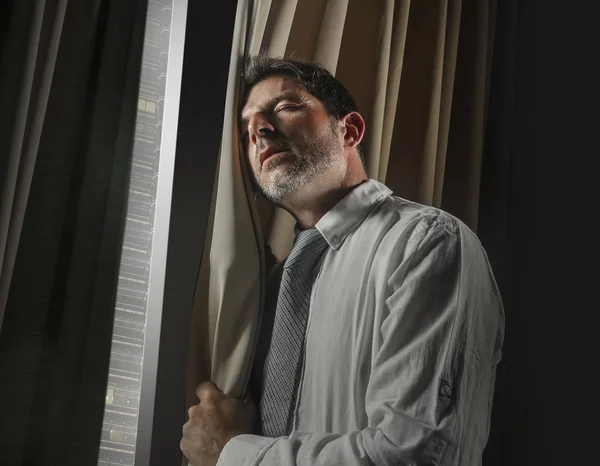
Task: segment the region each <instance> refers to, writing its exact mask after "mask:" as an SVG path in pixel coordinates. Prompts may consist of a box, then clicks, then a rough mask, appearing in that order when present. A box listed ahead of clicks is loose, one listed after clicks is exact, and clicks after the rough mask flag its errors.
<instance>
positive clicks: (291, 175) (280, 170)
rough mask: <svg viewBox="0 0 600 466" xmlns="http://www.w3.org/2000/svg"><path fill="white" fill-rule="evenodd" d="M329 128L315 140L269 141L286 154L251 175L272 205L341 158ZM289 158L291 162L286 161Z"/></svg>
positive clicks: (333, 135) (334, 137)
mask: <svg viewBox="0 0 600 466" xmlns="http://www.w3.org/2000/svg"><path fill="white" fill-rule="evenodd" d="M335 128H336V127H335V126H333V125H332V127H331V130H330V131H326V132H325V134H324V135H322V136H321V137H319V138H315V137H311V138H303V139H301V140H297V141H294V142H292V141H273V145H275V146H276V147H278V148H279V147H281V148H282V150H286V151H288V153H287V154H284V155H280V156H278V157H277V158H276V159H273V160H269V161H268V166H267V167H266V169H265V168H264V165H263V168H262V169H261V170H260V172H259V174H258V177H256V175H255V181H256V185H257V186H258V188H259V189H260V191H261V192H262V193H263V195H264V196H265V197H266V198H267V199H268V200H270V201H271V202H273V203H274V204H277V205H281V204H282V200H283V198H284V197H285V196H287V195H289V194H291V193H293V192H295V191H297V190H298V189H299V188H300V187H302V186H304V185H306V184H307V183H309V182H311V181H313V180H314V179H315V178H316V177H317V176H318V175H320V174H323V173H326V172H327V170H329V169H330V168H331V167H333V166H334V165H335V164H336V163H338V161H339V160H341V159H342V152H343V151H342V149H341V147H340V144H339V141H338V137H337V135H336V132H335ZM290 159H291V160H290Z"/></svg>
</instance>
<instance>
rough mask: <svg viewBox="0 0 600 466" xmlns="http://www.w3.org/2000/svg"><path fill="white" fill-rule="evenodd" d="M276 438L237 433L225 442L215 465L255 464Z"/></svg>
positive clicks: (249, 465) (247, 465)
mask: <svg viewBox="0 0 600 466" xmlns="http://www.w3.org/2000/svg"><path fill="white" fill-rule="evenodd" d="M276 440H277V439H274V438H271V437H261V436H259V435H250V434H243V435H237V436H235V437H233V438H232V439H231V440H229V442H227V443H226V444H225V447H224V448H223V451H221V454H220V455H219V461H218V462H217V466H255V465H257V464H258V462H259V461H260V459H261V458H262V456H263V455H264V452H265V451H266V450H267V449H268V448H269V447H270V446H271V445H273V443H275V441H276Z"/></svg>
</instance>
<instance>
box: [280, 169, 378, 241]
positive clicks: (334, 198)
mask: <svg viewBox="0 0 600 466" xmlns="http://www.w3.org/2000/svg"><path fill="white" fill-rule="evenodd" d="M361 171H362V170H361ZM367 179H368V178H367V175H366V174H365V173H364V171H362V173H360V172H358V173H346V175H345V176H344V177H343V179H341V180H340V181H339V182H336V183H331V182H329V183H326V182H324V181H323V180H318V179H317V180H314V181H313V182H311V183H308V184H307V185H306V186H303V187H302V188H301V189H299V190H297V191H295V192H294V193H293V194H290V195H288V196H286V197H285V198H284V199H283V202H282V205H281V207H283V208H284V209H285V210H287V211H288V212H289V213H290V214H292V215H293V216H294V218H295V219H296V221H297V222H298V226H299V227H300V228H302V229H303V230H306V229H309V228H314V227H315V225H316V224H317V222H318V221H319V220H321V218H322V217H323V216H324V215H325V214H326V213H327V212H329V211H330V210H331V209H332V208H333V207H334V206H335V205H336V204H337V203H338V202H340V201H341V200H342V199H343V198H344V197H346V196H347V195H348V194H349V193H350V192H351V191H352V190H353V189H354V188H356V187H357V186H358V185H359V184H361V183H364V182H365V181H367Z"/></svg>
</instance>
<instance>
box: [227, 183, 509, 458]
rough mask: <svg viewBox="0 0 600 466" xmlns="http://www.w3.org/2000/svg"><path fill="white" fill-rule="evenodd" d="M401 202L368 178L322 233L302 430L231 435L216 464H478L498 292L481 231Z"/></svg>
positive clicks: (496, 357) (499, 323)
mask: <svg viewBox="0 0 600 466" xmlns="http://www.w3.org/2000/svg"><path fill="white" fill-rule="evenodd" d="M391 194H392V193H391V191H390V190H389V189H388V188H387V187H386V186H384V185H383V184H381V183H379V182H377V181H374V180H369V181H367V182H365V183H363V184H361V185H359V186H358V187H356V188H355V189H354V190H353V191H352V192H351V193H350V194H348V195H347V196H346V197H345V198H344V199H342V200H341V201H340V202H339V203H338V204H337V205H336V206H335V207H334V208H333V209H332V210H331V211H329V212H328V213H327V214H326V215H325V216H324V217H323V218H322V219H321V220H320V221H319V222H318V223H317V225H316V228H318V229H319V231H320V232H321V233H322V234H323V236H324V237H325V239H326V240H327V242H328V243H329V246H330V247H329V248H328V250H326V252H325V254H324V256H323V259H322V261H321V264H320V270H319V273H318V275H317V278H316V281H315V283H314V286H313V289H312V296H311V306H310V316H309V321H308V328H307V332H306V343H305V351H304V362H303V370H302V374H301V377H300V382H299V384H300V385H299V388H298V396H297V400H296V407H295V411H294V419H293V426H294V429H293V431H292V432H291V434H290V435H289V436H286V437H280V438H267V437H261V436H258V435H239V436H237V437H234V438H233V439H231V440H230V441H229V442H228V443H227V445H226V446H225V448H224V449H223V452H222V453H221V455H220V458H219V462H218V465H219V466H230V465H231V466H233V465H236V466H238V465H247V466H250V465H261V466H287V465H290V466H291V465H302V466H305V465H306V466H307V465H344V466H355V465H377V466H388V465H389V466H391V465H394V466H400V465H414V466H416V465H419V466H420V465H423V466H425V465H427V466H429V465H440V466H450V465H452V466H456V465H460V466H476V465H480V464H481V458H482V452H483V449H484V447H485V445H486V442H487V438H488V433H489V421H490V412H491V406H492V395H493V389H494V380H495V373H496V365H497V364H498V362H499V361H500V358H501V348H502V340H503V335H504V312H503V308H502V302H501V299H500V295H499V292H498V289H497V286H496V283H495V280H494V277H493V274H492V271H491V269H490V265H489V263H488V260H487V256H486V254H485V251H484V250H483V248H482V246H481V244H480V242H479V240H478V239H477V237H476V236H475V234H474V233H473V232H472V231H471V230H469V229H468V228H467V227H466V226H465V225H464V224H463V223H462V222H460V221H459V220H458V219H456V218H454V217H452V216H451V215H449V214H447V213H445V212H443V211H440V210H438V209H435V208H432V207H426V206H423V205H419V204H416V203H414V202H410V201H407V200H404V199H401V198H398V197H394V196H392V195H391ZM259 354H260V353H259Z"/></svg>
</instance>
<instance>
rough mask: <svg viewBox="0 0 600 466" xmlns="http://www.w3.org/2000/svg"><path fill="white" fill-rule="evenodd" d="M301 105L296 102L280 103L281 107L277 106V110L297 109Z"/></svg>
mask: <svg viewBox="0 0 600 466" xmlns="http://www.w3.org/2000/svg"><path fill="white" fill-rule="evenodd" d="M298 108H299V107H298V105H296V104H286V105H280V106H279V107H277V109H276V110H275V111H276V112H280V111H282V110H297V109H298Z"/></svg>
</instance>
